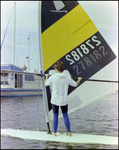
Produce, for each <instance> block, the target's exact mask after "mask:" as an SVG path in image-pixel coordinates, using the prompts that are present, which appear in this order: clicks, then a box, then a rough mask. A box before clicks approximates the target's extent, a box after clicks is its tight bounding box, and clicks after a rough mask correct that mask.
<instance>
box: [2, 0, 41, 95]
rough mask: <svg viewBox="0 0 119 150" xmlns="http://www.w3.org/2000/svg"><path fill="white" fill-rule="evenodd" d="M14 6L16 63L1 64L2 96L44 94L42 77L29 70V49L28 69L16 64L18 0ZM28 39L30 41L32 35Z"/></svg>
mask: <svg viewBox="0 0 119 150" xmlns="http://www.w3.org/2000/svg"><path fill="white" fill-rule="evenodd" d="M13 8H14V64H11V63H8V64H1V97H26V96H38V95H39V96H42V88H41V77H40V76H39V75H36V74H38V72H34V73H31V72H30V71H29V65H30V64H29V59H30V58H29V51H28V57H27V58H28V71H27V67H26V66H25V65H24V67H23V68H21V67H18V66H16V65H15V33H16V2H14V7H13ZM12 10H13V9H12ZM11 14H12V12H11ZM10 17H11V15H10ZM9 20H10V19H9ZM8 25H9V22H8ZM8 25H7V28H8ZM7 28H6V31H5V34H4V37H3V41H2V44H1V48H2V45H3V43H4V39H5V36H6V33H7ZM28 39H29V41H30V36H29V38H28ZM29 44H30V42H29ZM29 49H30V48H29Z"/></svg>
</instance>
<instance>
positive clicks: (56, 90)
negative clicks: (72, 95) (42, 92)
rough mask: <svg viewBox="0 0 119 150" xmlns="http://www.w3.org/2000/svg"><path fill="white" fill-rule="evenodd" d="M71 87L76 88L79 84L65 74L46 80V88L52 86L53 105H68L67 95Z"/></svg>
mask: <svg viewBox="0 0 119 150" xmlns="http://www.w3.org/2000/svg"><path fill="white" fill-rule="evenodd" d="M69 85H71V86H74V87H76V86H77V83H76V82H75V81H74V80H73V79H71V78H70V77H69V76H67V75H66V74H65V73H64V72H62V73H55V74H54V75H52V76H50V77H49V79H47V80H46V82H45V86H50V90H51V103H52V104H54V105H58V106H64V105H67V104H68V101H67V94H68V86H69Z"/></svg>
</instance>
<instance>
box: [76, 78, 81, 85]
mask: <svg viewBox="0 0 119 150" xmlns="http://www.w3.org/2000/svg"><path fill="white" fill-rule="evenodd" d="M81 80H82V78H81V77H78V80H77V81H76V83H77V86H78V85H79V83H80V81H81ZM77 86H76V87H77Z"/></svg>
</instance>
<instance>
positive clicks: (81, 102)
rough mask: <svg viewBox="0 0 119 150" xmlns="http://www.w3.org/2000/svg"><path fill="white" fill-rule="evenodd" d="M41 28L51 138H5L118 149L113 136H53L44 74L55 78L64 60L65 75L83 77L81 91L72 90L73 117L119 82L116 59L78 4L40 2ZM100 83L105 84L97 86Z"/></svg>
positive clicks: (18, 133) (34, 134) (31, 134)
mask: <svg viewBox="0 0 119 150" xmlns="http://www.w3.org/2000/svg"><path fill="white" fill-rule="evenodd" d="M57 4H58V7H57ZM41 14H42V15H41ZM38 24H39V52H40V53H39V54H40V64H41V68H42V73H41V74H42V75H43V76H42V79H41V81H42V89H43V101H44V109H45V115H46V122H47V126H48V134H47V132H43V131H23V130H11V129H2V132H1V133H2V135H10V136H13V137H19V138H25V139H31V140H33V139H35V140H44V141H57V142H66V143H69V142H72V143H93V144H94V143H96V144H111V145H118V137H112V136H103V135H87V134H74V133H73V136H72V137H71V138H70V137H68V136H66V135H65V134H60V133H58V136H57V137H53V136H51V135H50V133H51V128H50V123H51V121H52V108H51V104H50V98H51V92H50V87H48V88H46V87H45V84H44V80H45V77H44V74H45V73H48V74H50V75H53V74H54V70H53V65H54V63H55V62H57V61H58V60H60V61H63V62H64V64H65V70H64V71H65V72H66V73H67V75H69V76H70V77H72V78H74V80H75V79H77V78H78V77H79V76H81V77H82V78H83V79H85V80H82V81H81V83H80V84H79V86H78V87H77V88H71V87H69V92H68V103H69V104H68V105H69V113H72V112H75V111H76V110H78V109H80V108H83V107H85V106H87V105H89V104H91V103H93V102H95V101H97V100H99V99H100V98H102V97H104V96H105V95H108V94H110V93H113V92H115V91H117V90H118V86H117V83H118V82H113V83H112V81H114V80H115V77H114V76H113V75H112V71H113V69H114V63H115V61H116V55H115V54H114V52H113V51H112V49H111V48H110V46H109V45H108V44H107V42H106V41H105V39H104V38H103V37H102V35H101V34H100V32H99V31H98V29H97V28H96V27H95V25H94V24H93V22H92V20H91V19H90V17H89V16H88V15H87V14H86V12H85V11H84V9H83V8H82V7H81V5H80V4H79V3H78V2H77V1H60V2H59V1H58V2H57V1H39V2H38ZM107 74H108V76H107ZM96 79H100V81H104V82H97V80H96ZM91 80H93V82H92V81H91ZM107 80H108V82H106V81H107ZM90 81H91V82H90ZM95 81H96V82H95ZM98 81H99V80H98ZM60 117H62V115H60Z"/></svg>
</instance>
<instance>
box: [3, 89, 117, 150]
mask: <svg viewBox="0 0 119 150" xmlns="http://www.w3.org/2000/svg"><path fill="white" fill-rule="evenodd" d="M69 118H70V123H71V131H72V132H74V133H84V134H96V135H98V134H99V135H109V136H118V92H115V93H113V94H111V95H108V96H106V97H104V98H103V99H101V100H99V101H97V102H95V103H93V104H90V105H88V106H86V107H84V108H82V109H80V110H78V111H76V112H74V113H72V114H70V115H69ZM1 128H2V129H4V128H13V129H22V130H41V131H46V130H47V125H46V120H45V111H44V104H43V99H42V97H39V99H38V97H37V96H36V97H21V98H20V97H14V98H12V97H11V98H1ZM51 128H52V126H51ZM58 132H66V129H65V126H64V121H63V118H60V119H59V125H58ZM1 149H118V146H115V145H102V144H73V143H59V142H47V141H46V142H45V141H37V140H33V141H32V140H23V139H19V138H13V137H5V136H1Z"/></svg>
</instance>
